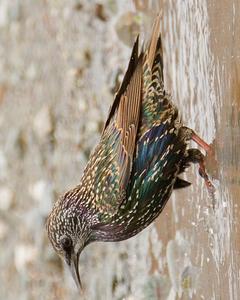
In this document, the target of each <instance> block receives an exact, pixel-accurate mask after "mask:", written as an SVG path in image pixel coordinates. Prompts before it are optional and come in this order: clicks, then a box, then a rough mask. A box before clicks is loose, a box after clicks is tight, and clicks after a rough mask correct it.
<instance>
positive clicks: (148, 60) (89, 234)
mask: <svg viewBox="0 0 240 300" xmlns="http://www.w3.org/2000/svg"><path fill="white" fill-rule="evenodd" d="M139 44H140V43H139V36H138V37H137V38H136V40H135V43H134V45H133V49H132V53H131V57H130V61H129V64H128V67H127V70H126V73H125V76H124V77H123V80H122V83H121V85H120V88H119V89H118V91H117V93H116V94H115V97H114V100H113V103H112V106H111V107H110V110H109V113H108V116H107V119H106V122H105V125H104V127H103V131H102V135H101V138H100V141H99V143H98V145H97V146H96V148H95V149H94V150H93V152H92V153H91V155H90V158H89V162H88V163H87V165H86V167H85V169H84V171H83V175H82V178H81V180H80V183H79V184H78V185H77V186H76V187H75V188H72V189H70V190H69V191H67V192H66V193H65V194H63V195H61V196H60V197H59V198H58V200H57V201H56V202H55V204H54V206H53V209H52V211H51V213H50V214H49V216H48V219H47V223H46V227H47V233H48V237H49V239H50V242H51V244H52V246H53V248H54V249H55V251H56V252H57V254H58V255H59V256H60V257H61V258H62V259H63V260H64V261H65V262H66V264H67V265H68V267H69V268H70V271H71V273H72V276H73V278H74V280H75V282H76V284H77V286H78V287H79V288H80V289H81V287H82V284H81V279H80V273H79V266H78V264H79V257H80V254H81V252H82V250H83V249H84V248H85V247H86V246H87V245H89V244H90V243H92V242H96V241H102V242H117V241H123V240H126V239H129V238H131V237H133V236H135V235H136V234H138V233H139V232H141V231H142V230H143V229H145V228H146V227H147V226H148V225H150V224H151V223H152V222H153V221H154V220H155V219H156V218H157V217H158V216H159V214H160V213H161V212H162V210H163V209H164V206H165V205H166V203H167V201H168V199H169V198H170V196H171V194H172V192H173V190H175V189H180V188H185V187H188V186H189V185H190V184H191V183H190V182H188V181H186V180H184V179H183V178H181V175H182V174H183V173H184V172H185V171H186V169H187V168H188V167H190V165H191V163H198V165H199V174H200V175H201V176H202V177H203V178H204V180H205V183H206V185H207V187H208V189H209V190H210V191H212V190H214V186H213V184H212V183H211V181H210V179H209V177H208V175H207V172H206V170H205V155H204V154H202V152H201V151H200V150H199V149H198V148H189V142H190V141H191V140H192V141H195V142H196V143H197V144H198V145H199V146H200V147H201V148H202V149H203V150H205V151H206V152H207V153H208V152H209V153H210V152H211V146H210V145H208V144H207V143H206V142H205V141H204V140H203V139H201V138H200V137H199V136H198V135H197V134H196V133H195V132H194V131H193V130H192V129H190V128H188V127H187V126H185V125H184V124H183V121H182V118H181V116H180V113H179V111H178V108H177V107H176V105H175V104H174V102H173V100H172V97H171V95H170V93H168V92H167V91H166V89H165V87H164V74H163V49H162V39H161V33H160V16H159V15H158V16H157V17H156V19H155V22H154V25H153V28H152V33H151V36H150V39H149V41H148V43H147V45H146V47H141V50H140V49H139V48H140V46H139Z"/></svg>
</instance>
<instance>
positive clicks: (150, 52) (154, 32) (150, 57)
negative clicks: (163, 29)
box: [147, 14, 162, 69]
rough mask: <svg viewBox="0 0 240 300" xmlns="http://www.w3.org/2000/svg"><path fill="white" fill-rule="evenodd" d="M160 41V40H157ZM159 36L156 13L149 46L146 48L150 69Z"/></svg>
mask: <svg viewBox="0 0 240 300" xmlns="http://www.w3.org/2000/svg"><path fill="white" fill-rule="evenodd" d="M159 41H160V42H159ZM161 44H162V43H161V37H160V14H158V16H157V18H156V21H155V22H154V25H153V29H152V35H151V38H150V42H149V46H148V49H147V61H148V65H149V67H150V69H152V67H153V64H154V61H155V57H156V53H157V51H158V49H159V46H161Z"/></svg>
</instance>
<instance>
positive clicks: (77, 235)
mask: <svg viewBox="0 0 240 300" xmlns="http://www.w3.org/2000/svg"><path fill="white" fill-rule="evenodd" d="M67 200H68V199H66V196H63V197H61V198H60V199H59V200H58V201H57V202H56V203H55V205H54V207H53V210H52V212H51V213H50V215H49V217H48V220H47V232H48V237H49V239H50V241H51V243H52V245H53V248H54V249H55V251H56V252H57V254H58V255H59V256H60V257H61V258H62V259H63V260H64V261H65V262H66V264H67V265H68V267H69V268H70V271H71V273H72V276H73V278H74V281H75V282H76V284H77V286H78V288H82V285H81V280H80V275H79V269H78V262H79V256H80V253H81V251H82V250H83V248H84V247H85V246H86V245H87V244H88V243H89V235H90V229H89V227H88V224H87V222H86V220H85V218H84V215H83V213H82V211H81V210H79V209H77V208H76V206H74V205H73V202H71V205H68V201H67Z"/></svg>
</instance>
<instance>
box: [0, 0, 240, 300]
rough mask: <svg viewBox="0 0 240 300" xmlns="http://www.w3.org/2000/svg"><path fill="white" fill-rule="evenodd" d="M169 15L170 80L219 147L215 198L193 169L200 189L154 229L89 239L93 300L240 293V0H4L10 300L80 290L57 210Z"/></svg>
mask: <svg viewBox="0 0 240 300" xmlns="http://www.w3.org/2000/svg"><path fill="white" fill-rule="evenodd" d="M158 10H160V11H161V13H162V23H161V26H162V33H163V48H164V65H165V69H164V72H165V80H166V86H167V88H168V90H170V91H171V92H172V95H173V98H174V99H175V100H174V101H176V103H177V105H178V106H179V109H180V112H181V113H182V116H183V119H184V120H185V121H186V124H187V125H188V126H190V127H192V128H193V129H195V130H196V131H197V132H199V134H200V135H201V136H202V137H203V138H204V139H205V140H206V141H208V142H209V143H213V147H214V149H215V151H216V159H217V160H218V163H216V161H215V160H209V161H208V169H209V173H210V174H211V175H212V176H213V177H214V178H215V180H214V184H215V186H216V195H215V198H216V199H215V202H214V203H213V201H212V200H211V199H210V198H209V196H208V193H207V191H206V188H205V186H204V183H203V181H202V179H201V178H199V176H197V167H196V166H195V167H192V168H191V171H190V172H189V174H187V177H188V178H190V180H191V181H192V182H193V185H192V186H191V187H190V188H188V189H186V190H184V191H179V192H176V193H174V194H173V195H172V197H171V199H170V201H169V203H168V204H167V206H166V208H165V210H164V211H163V213H162V214H161V215H160V217H159V218H158V220H157V221H156V222H155V224H154V225H151V226H150V227H149V228H148V229H146V230H144V231H143V232H142V233H141V234H139V235H138V236H136V237H134V238H132V239H130V240H129V241H125V242H120V243H107V244H103V243H96V244H92V245H90V246H89V247H87V249H86V250H85V251H84V253H83V254H82V256H81V259H80V273H81V277H82V281H83V285H84V288H85V298H86V299H89V300H95V299H97V300H115V299H116V300H117V299H118V300H120V299H126V300H134V299H138V300H139V299H140V300H141V299H142V300H143V299H144V300H148V299H151V300H156V299H161V300H165V299H166V300H174V299H197V300H198V299H206V300H209V299H231V300H235V299H239V295H240V285H239V276H240V275H239V269H240V259H239V247H240V239H239V236H240V235H239V229H240V224H239V219H240V218H239V217H240V216H239V203H238V197H237V195H239V192H240V190H239V186H240V182H239V178H240V176H239V161H240V157H239V145H240V133H239V132H240V128H239V126H240V125H239V124H240V89H239V86H240V68H239V66H240V51H239V49H240V39H239V36H240V3H239V1H237V0H235V1H234V0H231V1H225V0H220V1H217V0H214V1H207V0H188V1H182V0H176V1H175V0H169V1H164V0H162V1H159V2H158V1H157V0H156V1H148V0H142V1H141V0H135V1H133V2H131V1H127V0H121V1H116V0H101V1H100V0H99V1H97V0H92V1H87V0H81V1H80V0H79V1H78V0H57V1H56V0H35V1H31V0H11V1H9V0H1V1H0V270H1V271H0V285H1V288H0V299H6V300H12V299H20V300H25V299H67V300H68V299H69V300H70V299H78V298H79V297H80V296H79V293H78V291H77V290H76V287H75V285H74V282H73V281H72V278H71V276H70V274H69V273H68V271H67V270H65V267H64V265H63V264H62V262H61V261H60V259H59V258H58V257H56V255H55V253H54V252H53V250H52V247H51V245H50V243H49V242H48V240H47V236H46V232H45V221H46V217H47V215H48V213H49V211H50V209H51V207H52V204H53V203H54V201H55V199H56V197H57V196H58V195H59V194H61V193H62V192H64V191H66V190H67V189H69V188H70V187H73V186H74V185H76V184H77V183H78V182H79V180H80V177H81V174H82V172H83V169H84V166H85V164H86V162H87V159H88V156H89V153H90V151H91V149H92V148H93V147H94V145H96V143H97V141H98V139H99V136H100V132H101V128H102V125H103V122H104V118H105V117H106V115H107V111H108V108H109V105H110V104H111V102H112V99H113V94H114V91H115V90H116V88H117V86H118V83H119V80H121V78H122V75H123V72H124V70H125V68H126V66H127V63H128V58H129V55H130V51H131V49H130V47H131V45H132V43H133V41H134V37H135V36H136V34H137V33H138V32H141V37H142V38H143V37H144V36H145V37H147V36H148V33H149V30H150V28H151V24H152V22H153V19H154V16H155V13H156V11H158ZM82 298H83V297H80V299H82Z"/></svg>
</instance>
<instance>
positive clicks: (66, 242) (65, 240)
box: [60, 236, 72, 251]
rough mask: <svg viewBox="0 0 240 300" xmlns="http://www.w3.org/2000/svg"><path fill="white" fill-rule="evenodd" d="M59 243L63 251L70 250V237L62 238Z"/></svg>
mask: <svg viewBox="0 0 240 300" xmlns="http://www.w3.org/2000/svg"><path fill="white" fill-rule="evenodd" d="M60 242H61V246H62V248H63V250H65V251H68V250H69V249H71V247H72V240H71V238H70V237H67V236H64V237H63V238H62V239H61V241H60Z"/></svg>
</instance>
